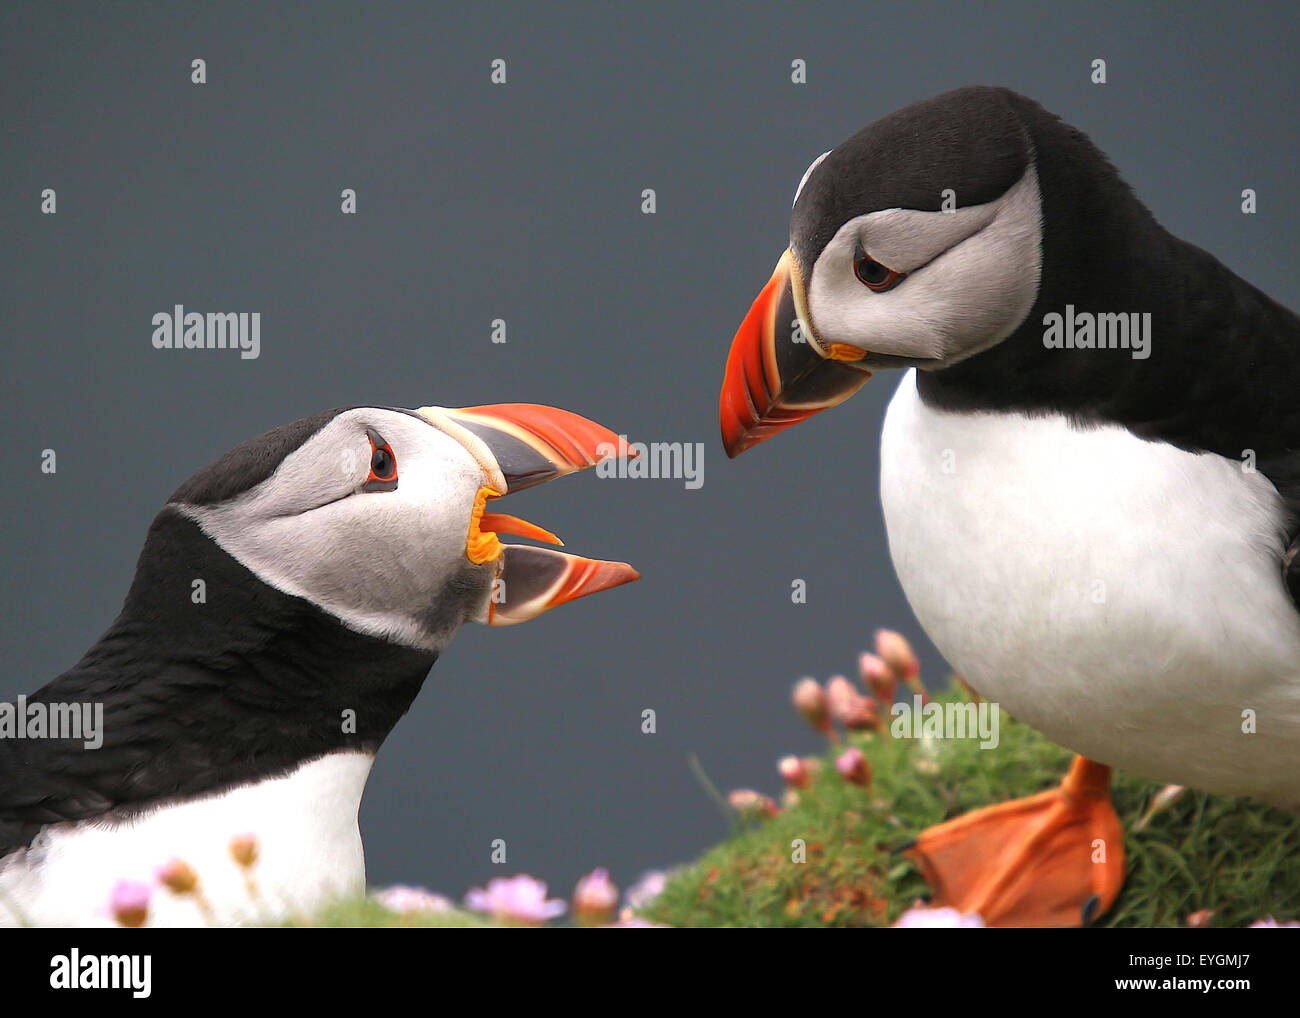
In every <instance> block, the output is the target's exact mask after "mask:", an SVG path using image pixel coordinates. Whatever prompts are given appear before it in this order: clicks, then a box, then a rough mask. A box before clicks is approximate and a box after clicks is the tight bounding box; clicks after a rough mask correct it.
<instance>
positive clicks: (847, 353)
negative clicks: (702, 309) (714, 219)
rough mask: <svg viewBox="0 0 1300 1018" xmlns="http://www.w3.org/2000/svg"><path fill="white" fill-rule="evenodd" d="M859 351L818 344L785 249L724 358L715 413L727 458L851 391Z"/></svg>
mask: <svg viewBox="0 0 1300 1018" xmlns="http://www.w3.org/2000/svg"><path fill="white" fill-rule="evenodd" d="M865 356H866V351H863V350H858V349H856V348H854V347H850V346H844V345H841V344H832V345H831V346H829V347H826V348H824V349H823V345H822V344H821V343H820V342H819V341H818V339H817V337H816V336H815V335H814V334H813V331H812V327H811V325H810V324H809V320H808V314H807V301H806V297H805V294H804V284H803V278H802V275H801V273H800V271H799V265H798V263H797V262H796V261H795V258H794V255H793V254H792V253H791V252H790V251H788V250H787V251H786V252H785V253H784V254H783V255H781V260H780V261H779V262H777V263H776V269H775V271H773V273H772V278H771V279H769V280H768V281H767V285H766V286H765V287H763V289H762V291H760V293H759V295H758V298H757V299H756V300H755V301H754V304H753V306H752V307H750V309H749V314H747V315H746V316H745V320H744V321H743V322H741V323H740V329H739V331H738V332H737V333H736V338H735V339H734V340H732V343H731V353H730V354H729V355H728V357H727V370H726V374H725V375H724V376H723V379H722V396H721V398H720V400H719V406H718V415H719V421H720V423H721V425H722V444H723V445H724V446H725V447H726V449H727V455H728V456H731V457H733V458H734V457H736V456H739V455H740V454H741V453H742V452H744V451H745V450H746V449H748V448H750V447H751V446H755V445H758V443H759V442H765V441H767V440H768V439H769V438H771V437H772V436H773V435H775V434H778V433H779V432H782V431H784V430H785V429H786V428H789V427H792V426H793V425H795V424H798V423H799V422H800V421H804V420H807V419H808V418H809V417H811V416H812V415H813V414H816V413H820V412H821V411H823V410H825V409H827V408H828V407H833V406H838V405H839V404H840V403H843V402H844V401H845V400H846V399H848V398H849V397H850V396H852V395H853V394H854V393H855V392H857V391H858V390H859V389H860V388H862V386H863V385H864V384H865V383H866V381H867V379H868V378H870V377H871V372H870V371H867V370H866V369H865V368H861V367H859V366H857V363H856V362H857V361H859V360H861V359H862V358H863V357H865Z"/></svg>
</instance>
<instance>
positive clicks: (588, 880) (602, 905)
mask: <svg viewBox="0 0 1300 1018" xmlns="http://www.w3.org/2000/svg"><path fill="white" fill-rule="evenodd" d="M617 908H618V888H617V887H616V886H615V885H614V882H613V881H612V880H610V879H609V870H607V869H605V868H604V867H603V866H601V867H598V868H597V869H594V870H592V871H591V872H590V873H588V874H587V875H586V876H585V877H583V878H582V879H581V880H579V881H578V886H577V887H575V888H574V889H573V914H574V915H576V916H577V917H578V920H579V921H580V922H582V923H585V924H587V925H591V926H598V925H600V924H601V923H608V922H609V921H610V920H611V919H612V918H613V917H614V910H615V909H617Z"/></svg>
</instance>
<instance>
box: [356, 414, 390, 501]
mask: <svg viewBox="0 0 1300 1018" xmlns="http://www.w3.org/2000/svg"><path fill="white" fill-rule="evenodd" d="M366 437H367V438H368V439H370V473H369V475H368V476H367V477H366V479H365V481H364V483H362V485H361V490H362V491H396V490H397V457H396V456H395V455H394V454H393V447H392V446H390V445H389V444H388V443H387V442H385V441H384V438H383V436H382V435H380V434H379V432H377V431H375V430H374V429H372V428H367V429H366Z"/></svg>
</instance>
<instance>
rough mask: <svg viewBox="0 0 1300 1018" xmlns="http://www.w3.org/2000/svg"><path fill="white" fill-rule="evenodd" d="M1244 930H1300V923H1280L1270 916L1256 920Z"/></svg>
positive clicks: (1293, 921)
mask: <svg viewBox="0 0 1300 1018" xmlns="http://www.w3.org/2000/svg"><path fill="white" fill-rule="evenodd" d="M1246 928H1247V929H1249V930H1300V922H1297V921H1295V920H1294V919H1293V920H1291V921H1290V922H1286V923H1280V922H1278V921H1277V920H1276V919H1274V918H1273V917H1272V916H1266V917H1265V918H1263V919H1256V920H1255V921H1254V922H1253V923H1251V924H1250V925H1249V926H1248V927H1246Z"/></svg>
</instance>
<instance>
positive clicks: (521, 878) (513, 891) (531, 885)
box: [465, 873, 567, 926]
mask: <svg viewBox="0 0 1300 1018" xmlns="http://www.w3.org/2000/svg"><path fill="white" fill-rule="evenodd" d="M465 904H466V905H467V906H469V907H470V908H472V909H473V910H474V911H475V912H486V913H488V914H489V915H491V916H494V917H495V918H497V919H500V920H501V921H502V922H507V923H515V924H517V925H520V926H541V925H543V924H545V923H548V922H550V921H551V920H552V919H555V918H557V917H559V916H561V915H563V914H564V910H565V908H566V907H567V906H566V905H565V903H564V902H562V901H560V899H558V898H550V899H548V898H547V897H546V884H545V883H544V882H543V881H541V880H537V879H534V878H533V877H530V876H528V874H526V873H520V874H519V875H518V876H515V877H494V878H493V879H491V880H489V881H488V885H487V888H486V889H484V888H482V887H475V888H471V890H470V892H469V894H467V895H465Z"/></svg>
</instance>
